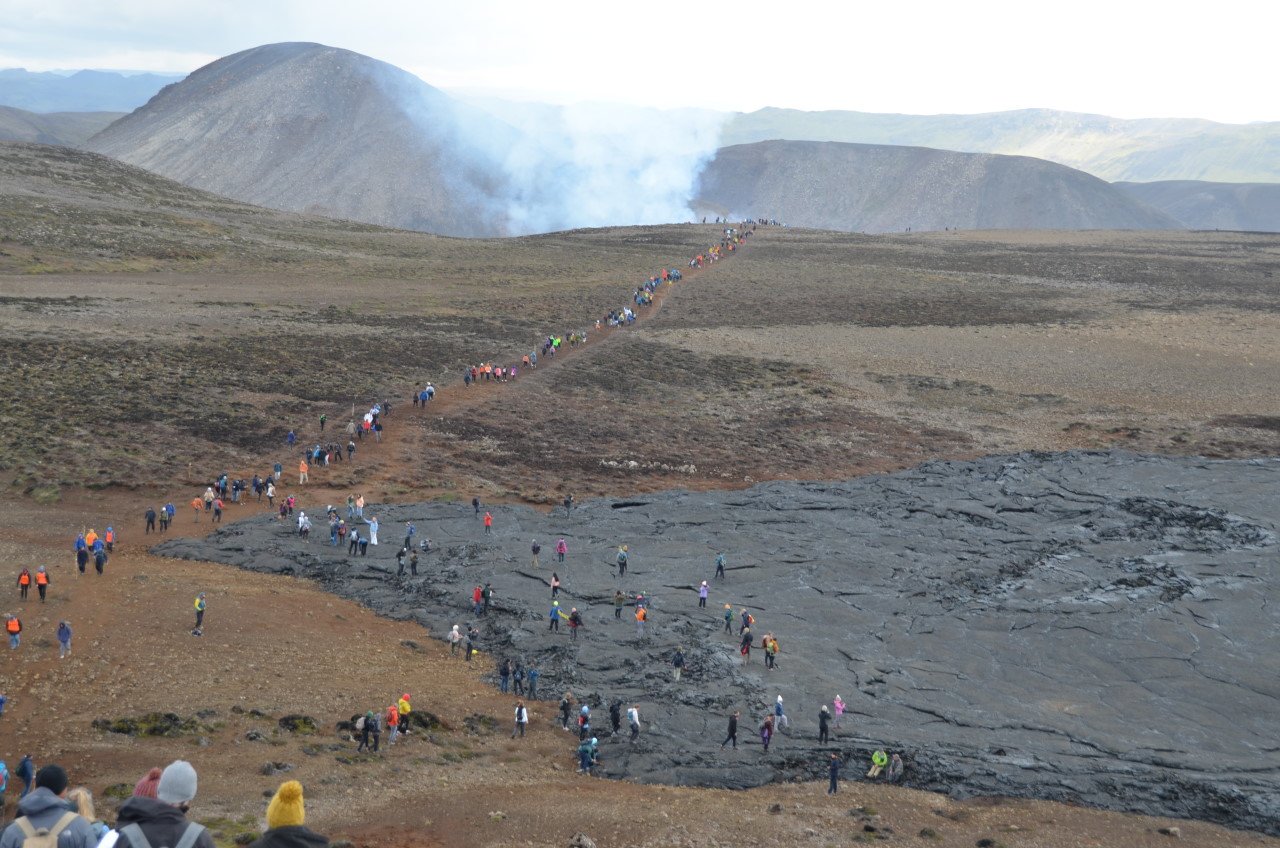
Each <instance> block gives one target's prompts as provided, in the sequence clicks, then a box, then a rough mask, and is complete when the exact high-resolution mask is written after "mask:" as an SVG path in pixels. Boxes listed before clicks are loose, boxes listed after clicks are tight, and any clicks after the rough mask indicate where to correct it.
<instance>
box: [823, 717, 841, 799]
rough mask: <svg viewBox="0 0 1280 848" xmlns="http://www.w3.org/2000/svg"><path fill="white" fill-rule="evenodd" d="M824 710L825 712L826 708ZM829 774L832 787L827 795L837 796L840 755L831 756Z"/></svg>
mask: <svg viewBox="0 0 1280 848" xmlns="http://www.w3.org/2000/svg"><path fill="white" fill-rule="evenodd" d="M823 709H824V710H825V709H826V707H825V706H824V707H823ZM827 774H829V775H831V785H830V786H828V787H827V794H828V795H834V794H836V789H837V788H838V784H839V782H840V755H839V754H832V755H831V764H830V765H828V766H827Z"/></svg>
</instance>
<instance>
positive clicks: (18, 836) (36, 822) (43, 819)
mask: <svg viewBox="0 0 1280 848" xmlns="http://www.w3.org/2000/svg"><path fill="white" fill-rule="evenodd" d="M68 785H69V781H68V780H67V772H66V770H65V769H64V768H63V767H62V766H59V765H47V766H45V767H44V768H42V769H40V771H38V772H36V788H35V789H34V790H33V791H32V792H30V793H29V794H27V795H26V796H25V797H23V799H22V800H21V801H19V802H18V817H17V818H16V819H14V820H13V822H12V823H11V824H10V825H9V826H8V827H6V828H5V829H4V832H3V833H0V848H22V845H23V843H24V842H26V840H27V837H29V836H31V835H32V834H34V833H35V831H37V830H40V829H41V828H48V830H49V832H50V833H57V842H58V848H94V846H96V845H97V844H98V839H97V837H96V836H94V833H93V828H92V827H91V826H90V825H89V822H88V821H87V820H86V819H84V818H81V817H80V816H79V815H77V814H76V811H75V810H74V809H73V808H72V806H71V805H70V804H68V803H67V800H66V798H67V786H68ZM211 844H212V843H211Z"/></svg>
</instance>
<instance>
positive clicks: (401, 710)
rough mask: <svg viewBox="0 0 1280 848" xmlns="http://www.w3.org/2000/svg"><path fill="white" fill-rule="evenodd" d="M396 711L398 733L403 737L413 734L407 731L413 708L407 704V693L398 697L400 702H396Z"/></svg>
mask: <svg viewBox="0 0 1280 848" xmlns="http://www.w3.org/2000/svg"><path fill="white" fill-rule="evenodd" d="M396 711H397V715H398V716H399V719H400V732H401V733H403V734H404V735H405V736H409V735H410V734H411V733H412V732H413V731H411V730H410V729H409V715H410V713H412V712H413V707H412V706H411V705H410V704H409V693H408V692H405V693H404V694H403V695H401V696H400V700H399V701H396Z"/></svg>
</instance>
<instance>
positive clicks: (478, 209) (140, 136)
mask: <svg viewBox="0 0 1280 848" xmlns="http://www.w3.org/2000/svg"><path fill="white" fill-rule="evenodd" d="M464 133H465V135H464ZM464 138H465V139H467V140H470V139H473V138H483V139H484V140H485V141H486V142H487V144H488V145H490V146H489V147H488V148H485V147H482V146H480V145H478V144H473V143H466V142H464ZM85 147H86V148H88V149H89V150H93V151H96V152H99V153H105V154H107V155H109V156H113V157H115V158H117V159H120V160H122V161H124V162H128V163H130V164H134V165H138V166H140V167H143V168H146V169H147V170H150V171H153V172H155V173H157V174H161V175H163V176H166V177H170V178H172V179H175V180H178V181H180V182H183V183H185V184H187V185H190V186H194V187H196V188H201V189H205V190H207V191H211V192H214V193H216V194H220V195H224V196H226V197H231V198H234V199H237V200H243V201H247V202H249V203H256V204H260V205H263V206H270V207H273V208H276V209H284V210H289V211H296V212H306V213H312V214H318V215H327V216H330V217H335V218H348V219H352V220H357V221H364V222H367V223H374V224H380V225H385V226H391V227H400V228H404V229H413V230H426V231H430V232H435V233H441V234H445V235H455V236H499V235H507V234H508V233H509V230H508V227H507V218H508V216H507V208H506V207H507V203H508V198H509V197H510V196H511V195H512V194H513V193H514V192H515V191H516V189H515V188H514V187H513V186H512V185H511V184H510V183H509V181H508V180H507V178H506V177H505V175H504V173H503V171H502V168H501V161H502V160H501V158H500V153H501V152H503V151H509V150H512V149H516V148H517V147H518V133H517V132H516V131H515V130H513V129H512V128H511V127H508V126H506V125H505V124H502V123H501V122H499V121H497V120H496V119H493V118H491V117H490V116H488V115H487V114H485V113H483V112H480V111H479V110H475V109H472V108H471V107H467V106H465V105H463V104H461V103H458V102H457V101H454V100H452V99H451V98H449V97H447V96H445V95H444V94H442V93H441V92H440V91H438V90H437V89H435V88H432V87H431V86H429V85H427V84H426V83H424V82H422V81H421V80H419V79H418V78H417V77H414V76H412V75H411V74H409V73H407V72H405V71H402V70H400V69H398V68H395V67H393V66H391V65H388V64H386V63H385V62H379V61H377V60H375V59H371V58H369V57H367V56H362V55H360V54H357V53H352V52H350V51H347V50H338V49H335V48H332V47H325V46H323V45H319V44H305V43H289V44H272V45H266V46H264V47H256V48H253V49H251V50H246V51H244V52H241V53H236V54H234V55H232V56H227V57H225V58H223V59H219V60H218V61H216V62H213V63H211V64H209V65H206V66H205V67H203V68H200V69H199V70H197V71H195V72H194V73H192V74H191V75H190V76H189V77H187V78H186V79H185V80H183V81H182V82H180V83H178V84H176V85H172V86H169V87H167V88H165V89H164V90H163V91H162V92H160V94H158V95H157V96H156V97H155V98H153V99H152V100H151V101H150V102H149V103H147V105H146V106H144V107H142V108H141V109H138V110H137V111H135V112H133V113H132V114H130V115H129V116H127V117H125V118H123V119H121V120H119V121H117V122H116V123H114V124H112V125H111V126H110V127H108V128H107V129H106V130H105V131H103V132H102V133H100V134H98V135H97V136H95V137H93V138H91V139H90V140H89V141H88V142H87V143H86V145H85Z"/></svg>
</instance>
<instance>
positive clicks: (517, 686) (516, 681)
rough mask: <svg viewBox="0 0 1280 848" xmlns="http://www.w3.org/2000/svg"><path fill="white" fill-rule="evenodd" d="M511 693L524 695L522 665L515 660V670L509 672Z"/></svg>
mask: <svg viewBox="0 0 1280 848" xmlns="http://www.w3.org/2000/svg"><path fill="white" fill-rule="evenodd" d="M511 691H512V692H514V693H515V694H517V695H524V663H522V662H521V661H520V660H516V665H515V668H513V669H512V670H511Z"/></svg>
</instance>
